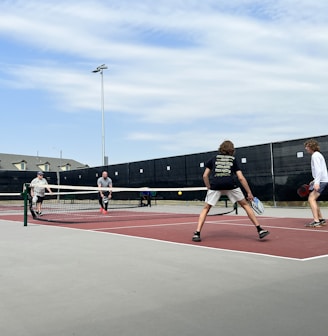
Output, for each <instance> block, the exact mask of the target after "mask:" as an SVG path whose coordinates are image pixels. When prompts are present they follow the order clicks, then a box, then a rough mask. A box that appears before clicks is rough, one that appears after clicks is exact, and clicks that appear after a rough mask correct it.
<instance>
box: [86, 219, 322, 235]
mask: <svg viewBox="0 0 328 336" xmlns="http://www.w3.org/2000/svg"><path fill="white" fill-rule="evenodd" d="M240 220H243V219H239V220H238V219H236V220H233V219H232V220H222V221H206V223H205V225H206V224H212V225H213V224H214V225H215V224H218V225H229V226H245V227H253V226H254V225H253V224H242V223H240V224H238V223H234V222H235V221H240ZM190 224H193V225H196V224H197V223H195V222H181V223H162V224H145V225H134V226H133V225H129V226H115V227H105V228H97V229H92V230H93V231H103V230H120V229H133V228H152V227H164V226H175V225H190ZM265 228H270V229H280V230H292V231H293V230H294V231H306V232H328V230H322V229H321V228H304V229H303V228H291V227H284V226H270V225H266V226H265Z"/></svg>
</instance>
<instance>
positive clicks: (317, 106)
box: [0, 0, 328, 162]
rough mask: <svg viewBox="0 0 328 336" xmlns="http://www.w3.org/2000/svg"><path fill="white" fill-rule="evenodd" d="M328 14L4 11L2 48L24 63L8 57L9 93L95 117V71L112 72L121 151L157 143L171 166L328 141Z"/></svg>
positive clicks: (239, 4)
mask: <svg viewBox="0 0 328 336" xmlns="http://www.w3.org/2000/svg"><path fill="white" fill-rule="evenodd" d="M327 13H328V4H327V3H326V1H315V2H313V1H307V0H300V1H298V2H297V10H295V1H291V0H286V1H282V0H278V1H251V0H239V1H233V2H231V1H220V2H218V1H214V0H205V1H201V2H200V1H193V0H190V1H188V0H185V1H173V0H172V1H164V0H163V1H160V0H159V1H157V2H155V3H154V2H153V1H146V0H144V1H141V2H135V1H123V0H122V1H120V2H119V3H117V2H112V1H100V0H98V1H70V2H68V3H67V2H66V1H59V2H58V1H56V2H55V1H47V2H44V3H43V2H39V1H28V2H26V1H11V2H4V3H1V4H0V36H1V38H2V39H3V40H4V41H5V42H6V44H8V45H9V47H10V46H13V47H14V48H17V49H18V50H19V52H21V53H22V54H19V53H16V52H12V54H10V55H9V54H8V56H7V57H5V56H4V55H6V53H2V56H1V58H0V63H1V65H2V70H1V71H2V73H3V74H4V76H3V79H2V81H1V83H0V84H1V86H2V89H8V90H10V89H11V90H13V89H14V90H18V91H19V90H21V91H24V90H31V91H33V92H40V94H42V93H47V95H48V96H49V97H51V99H52V101H53V103H54V106H55V107H56V108H57V110H58V111H60V112H62V111H64V112H74V113H77V112H82V113H89V112H90V113H92V114H95V113H98V112H99V108H100V78H99V75H98V74H92V73H91V70H93V69H94V68H95V67H96V66H97V65H99V64H102V63H106V64H107V65H108V66H109V69H108V70H106V71H105V72H104V86H105V110H106V115H107V116H108V118H109V119H110V120H113V119H115V122H116V123H117V125H118V126H119V125H123V124H124V127H122V129H119V127H116V131H117V133H118V134H119V137H120V139H121V143H122V144H126V146H127V147H128V146H129V145H130V142H131V141H133V142H134V143H137V142H140V143H141V142H143V141H145V140H147V141H153V146H156V148H160V149H161V150H163V153H164V154H163V155H170V153H174V154H176V153H177V152H179V153H180V154H182V153H183V151H187V152H189V153H190V152H193V151H202V149H203V150H204V151H206V150H207V149H208V148H212V147H213V146H214V148H216V147H217V142H218V140H217V139H219V138H223V139H225V138H230V139H232V140H233V139H234V138H235V139H236V142H238V143H239V145H242V144H247V145H251V144H252V143H254V144H258V143H263V142H269V141H279V140H281V139H288V138H293V137H302V136H303V135H302V134H304V136H307V135H308V134H311V135H313V134H316V133H318V134H325V133H326V128H325V124H324V123H318V124H316V125H315V128H313V130H312V129H309V125H308V118H309V116H311V115H312V116H315V118H316V119H319V120H320V119H324V118H326V102H325V96H326V94H325V92H327V89H328V74H327V71H326V69H327V63H328V61H327V59H328V57H327V56H328V47H327V46H328V24H327V22H328V21H327V19H328V18H327V16H328V14H327ZM9 47H8V48H9ZM5 51H6V50H5ZM10 56H13V57H12V58H10ZM8 59H10V61H8ZM132 125H133V128H132ZM135 129H137V130H138V131H137V132H136V131H135ZM148 129H152V130H153V131H151V132H148ZM171 134H174V140H172V139H171ZM152 139H154V140H152ZM213 141H214V142H215V143H214V144H213V143H212V142H213ZM142 155H143V154H142V153H140V156H142ZM149 155H151V154H149ZM83 161H84V162H87V160H83Z"/></svg>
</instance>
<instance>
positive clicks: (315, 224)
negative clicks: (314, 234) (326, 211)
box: [304, 221, 322, 228]
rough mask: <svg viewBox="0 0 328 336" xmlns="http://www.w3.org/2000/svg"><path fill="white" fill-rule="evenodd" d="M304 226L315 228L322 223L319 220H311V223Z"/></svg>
mask: <svg viewBox="0 0 328 336" xmlns="http://www.w3.org/2000/svg"><path fill="white" fill-rule="evenodd" d="M304 226H306V227H314V228H316V227H322V224H321V221H320V222H316V221H313V222H311V223H308V224H305V225H304Z"/></svg>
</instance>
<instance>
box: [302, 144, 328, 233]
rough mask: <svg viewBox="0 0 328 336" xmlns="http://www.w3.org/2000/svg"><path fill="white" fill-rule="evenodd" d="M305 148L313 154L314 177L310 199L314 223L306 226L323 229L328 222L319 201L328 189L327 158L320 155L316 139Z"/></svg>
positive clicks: (312, 169) (312, 167)
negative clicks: (324, 217)
mask: <svg viewBox="0 0 328 336" xmlns="http://www.w3.org/2000/svg"><path fill="white" fill-rule="evenodd" d="M304 146H305V150H306V151H307V152H308V153H309V154H311V171H312V177H313V181H312V182H311V183H310V194H309V198H308V202H309V204H310V207H311V210H312V214H313V221H312V222H311V223H309V224H306V225H305V226H309V227H321V226H323V225H326V221H325V219H323V217H322V213H321V210H320V207H319V205H318V202H317V200H318V198H319V197H320V195H321V194H322V193H323V192H324V190H325V189H327V188H328V172H327V165H326V161H325V158H324V157H323V155H322V154H321V153H320V146H319V143H318V141H316V140H314V139H310V140H307V141H306V142H305V143H304Z"/></svg>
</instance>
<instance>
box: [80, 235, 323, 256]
mask: <svg viewBox="0 0 328 336" xmlns="http://www.w3.org/2000/svg"><path fill="white" fill-rule="evenodd" d="M78 230H80V229H78ZM83 231H85V230H83ZM86 231H90V232H95V233H100V234H109V235H114V236H122V237H127V238H132V239H141V240H148V241H155V242H159V243H162V244H173V245H177V246H184V247H191V248H200V249H206V250H212V251H223V252H231V253H237V254H247V255H255V256H262V257H268V258H274V259H282V260H292V261H302V262H304V261H311V260H315V259H322V258H325V257H328V255H321V256H316V257H310V258H303V259H301V258H292V257H283V256H277V255H272V254H265V253H258V252H248V251H240V250H230V249H223V248H218V247H210V246H203V245H195V244H186V243H177V242H171V241H169V240H161V239H155V238H147V237H139V236H133V235H126V234H123V233H113V232H104V231H96V230H86Z"/></svg>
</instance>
